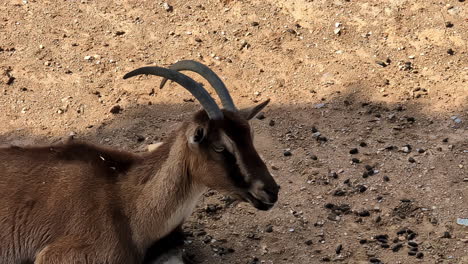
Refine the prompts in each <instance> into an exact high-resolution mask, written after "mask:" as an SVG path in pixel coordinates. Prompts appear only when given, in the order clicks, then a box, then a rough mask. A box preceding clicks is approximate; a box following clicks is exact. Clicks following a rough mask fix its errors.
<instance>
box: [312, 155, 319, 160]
mask: <svg viewBox="0 0 468 264" xmlns="http://www.w3.org/2000/svg"><path fill="white" fill-rule="evenodd" d="M310 158H311V159H312V160H318V157H317V156H315V155H313V154H312V155H310Z"/></svg>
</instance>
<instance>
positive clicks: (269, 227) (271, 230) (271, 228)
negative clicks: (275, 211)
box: [265, 225, 273, 233]
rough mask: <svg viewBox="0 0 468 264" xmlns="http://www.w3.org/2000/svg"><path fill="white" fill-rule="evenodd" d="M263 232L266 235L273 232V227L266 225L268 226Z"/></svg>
mask: <svg viewBox="0 0 468 264" xmlns="http://www.w3.org/2000/svg"><path fill="white" fill-rule="evenodd" d="M265 232H267V233H271V232H273V226H272V225H268V226H267V227H266V228H265Z"/></svg>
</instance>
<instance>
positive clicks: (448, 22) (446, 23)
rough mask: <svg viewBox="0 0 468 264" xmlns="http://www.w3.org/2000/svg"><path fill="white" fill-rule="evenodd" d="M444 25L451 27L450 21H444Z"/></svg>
mask: <svg viewBox="0 0 468 264" xmlns="http://www.w3.org/2000/svg"><path fill="white" fill-rule="evenodd" d="M445 27H448V28H451V27H453V23H452V22H450V21H447V22H445Z"/></svg>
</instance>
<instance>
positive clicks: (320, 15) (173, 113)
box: [0, 0, 468, 264]
mask: <svg viewBox="0 0 468 264" xmlns="http://www.w3.org/2000/svg"><path fill="white" fill-rule="evenodd" d="M166 4H168V5H166ZM166 4H164V2H161V1H159V0H157V1H150V0H147V1H138V0H133V1H131V0H128V1H110V0H101V1H91V0H82V1H75V0H67V1H65V0H63V1H52V0H51V1H47V0H40V1H39V0H23V1H20V0H6V1H1V3H0V92H1V96H0V105H1V108H0V109H1V114H0V122H1V125H0V144H17V145H28V144H35V143H54V142H58V141H60V140H62V139H64V138H66V137H67V136H68V135H70V134H73V135H75V137H76V138H78V139H83V140H90V141H92V142H95V143H100V144H104V145H111V146H116V147H120V148H123V149H128V150H133V151H136V152H141V151H145V150H146V147H147V145H148V144H151V143H154V142H158V141H161V140H163V139H164V138H165V137H166V135H167V134H168V133H170V131H171V129H172V128H174V125H176V124H177V123H178V122H179V121H181V120H184V119H185V118H187V117H188V116H189V115H190V114H191V113H192V112H193V111H195V110H196V109H199V105H198V104H197V103H196V102H192V101H191V99H192V98H191V96H190V95H189V93H188V92H187V91H185V90H184V89H182V88H180V87H178V86H177V85H176V84H170V85H167V86H166V87H165V88H164V89H162V90H160V89H159V88H157V87H158V84H159V81H160V78H157V77H154V76H153V77H140V78H135V79H130V80H125V81H124V80H123V79H122V76H123V75H124V74H125V73H126V72H128V71H130V70H132V69H134V68H137V67H141V66H145V65H159V66H161V65H162V66H168V65H170V64H171V63H174V62H176V61H177V60H182V59H195V60H198V61H200V62H203V63H205V64H207V65H210V66H211V67H212V68H213V70H214V71H215V72H217V73H218V74H219V75H220V76H221V77H222V78H223V80H224V81H225V83H226V85H227V86H228V87H229V89H230V91H231V94H232V96H233V98H234V99H235V101H236V103H237V105H238V106H240V107H242V106H249V105H251V104H253V103H254V102H258V101H261V100H264V99H266V98H271V100H272V103H271V105H270V106H269V107H268V108H267V110H266V111H265V112H264V117H265V118H264V119H256V120H254V121H253V122H252V124H253V127H254V128H255V130H256V137H255V140H256V145H257V148H258V151H259V152H260V153H261V154H262V156H263V157H264V159H265V160H266V162H267V164H268V165H269V166H270V168H271V172H272V174H274V176H275V179H276V180H277V181H278V183H279V184H280V185H281V186H282V189H281V193H280V200H279V202H278V204H277V206H275V208H274V209H272V210H270V211H267V212H259V211H256V210H255V209H254V208H252V207H251V206H250V205H248V204H229V203H227V202H226V199H224V198H223V196H222V195H219V194H216V193H214V192H209V193H207V194H206V195H205V197H204V198H203V201H201V202H200V205H199V207H198V208H197V210H196V212H195V213H194V214H193V216H192V218H191V219H190V220H189V221H188V222H187V223H186V225H185V230H186V231H187V233H188V234H191V235H192V236H191V237H189V239H188V240H187V241H186V242H187V251H188V252H189V253H190V254H194V257H195V260H197V261H199V262H200V263H251V264H253V263H298V264H302V263H321V262H327V261H329V262H340V263H369V262H370V261H371V262H375V263H378V262H382V263H468V227H465V226H462V225H458V224H457V223H456V221H457V218H468V82H467V79H468V78H467V77H468V50H467V41H468V40H467V39H468V33H467V32H468V19H467V18H468V12H467V9H468V4H467V2H466V1H464V0H444V1H431V0H429V1H428V0H414V1H409V0H388V1H377V0H373V1H371V0H369V1H367V0H334V1H327V0H315V1H314V0H295V1H292V0H264V1H261V0H245V1H233V0H222V1H220V0H207V1H199V0H198V1H197V0H188V1H168V2H167V3H166ZM190 76H193V77H194V78H196V79H197V80H199V81H202V80H201V79H200V78H198V76H196V75H194V74H190ZM206 87H208V85H206ZM115 105H119V106H120V107H121V108H122V110H121V111H120V113H118V114H112V113H111V112H110V109H111V108H112V107H113V106H115ZM319 134H320V135H319ZM285 151H286V152H287V151H289V152H290V153H291V155H285ZM355 152H357V153H355ZM351 153H355V154H351ZM353 159H354V160H353ZM406 229H410V231H407V230H406ZM400 230H402V232H399V234H397V232H398V231H400ZM405 230H406V231H405ZM409 240H411V241H412V242H416V243H417V244H418V252H422V253H423V256H421V255H419V256H418V257H419V258H416V256H410V255H409V253H408V252H409V251H410V250H409V249H410V246H409V245H408V241H409ZM398 244H401V245H402V247H401V248H400V249H398V247H399V246H398ZM410 244H411V243H410Z"/></svg>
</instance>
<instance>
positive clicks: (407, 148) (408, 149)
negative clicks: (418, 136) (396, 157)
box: [401, 145, 411, 153]
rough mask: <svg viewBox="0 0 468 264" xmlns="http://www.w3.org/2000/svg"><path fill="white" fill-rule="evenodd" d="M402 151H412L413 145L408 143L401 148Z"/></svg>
mask: <svg viewBox="0 0 468 264" xmlns="http://www.w3.org/2000/svg"><path fill="white" fill-rule="evenodd" d="M401 151H402V152H404V153H410V152H411V146H409V145H406V146H404V147H402V148H401Z"/></svg>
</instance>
